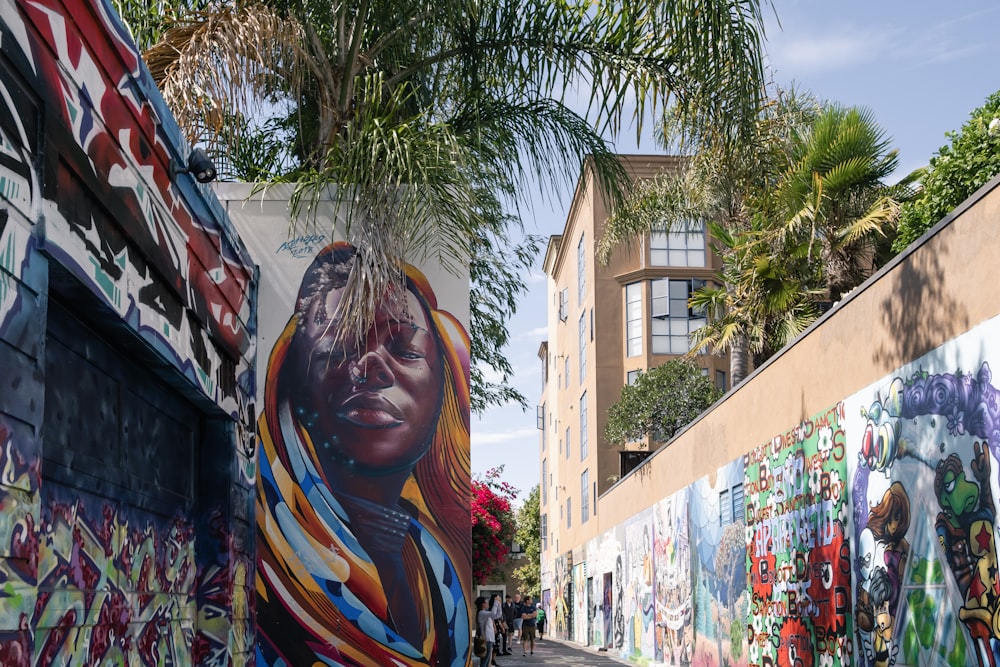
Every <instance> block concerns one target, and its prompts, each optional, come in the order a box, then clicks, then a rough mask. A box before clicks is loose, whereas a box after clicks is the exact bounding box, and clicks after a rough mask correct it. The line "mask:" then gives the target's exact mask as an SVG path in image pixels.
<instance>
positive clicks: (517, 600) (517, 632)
mask: <svg viewBox="0 0 1000 667" xmlns="http://www.w3.org/2000/svg"><path fill="white" fill-rule="evenodd" d="M521 606H522V605H521V594H520V593H515V594H514V609H515V612H514V641H520V640H521V623H522V622H523V619H522V618H521Z"/></svg>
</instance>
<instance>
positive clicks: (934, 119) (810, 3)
mask: <svg viewBox="0 0 1000 667" xmlns="http://www.w3.org/2000/svg"><path fill="white" fill-rule="evenodd" d="M774 5H775V6H774V11H773V12H769V13H768V21H767V47H766V48H767V53H768V60H769V62H770V65H771V67H772V69H773V71H774V78H775V80H776V81H777V82H778V83H781V84H784V85H787V84H789V83H792V82H794V83H795V84H796V86H797V87H799V88H804V89H808V90H811V91H812V92H813V93H815V94H816V95H817V96H818V97H821V98H825V99H830V100H834V101H837V102H839V103H841V104H844V105H859V106H865V107H868V108H869V109H871V110H872V112H873V113H874V115H875V118H876V119H877V120H878V122H879V124H880V125H881V126H882V127H883V128H885V130H886V132H887V133H888V134H889V136H891V137H892V139H893V145H894V146H895V147H896V148H898V149H899V154H900V169H899V171H898V175H899V176H902V175H904V174H906V173H908V172H910V171H912V170H913V169H915V168H917V167H919V166H921V165H924V164H926V163H927V161H928V159H929V158H930V157H931V155H933V154H934V152H935V151H936V150H937V149H938V148H939V147H940V146H942V145H943V144H945V143H946V141H947V139H946V137H945V132H948V131H952V130H958V129H959V128H960V127H961V126H962V124H963V123H964V122H965V121H966V120H967V119H968V117H969V114H970V113H971V112H972V110H973V109H975V108H976V107H978V106H981V105H982V103H983V102H984V101H985V99H986V97H987V96H988V95H990V94H991V93H993V92H995V91H997V90H998V89H1000V37H998V32H1000V4H997V2H996V0H954V1H953V2H942V1H941V0H910V1H909V2H905V1H898V0H891V1H890V0H867V1H865V2H860V1H857V0H833V1H829V0H775V3H774ZM775 15H777V20H775ZM779 21H780V27H779V26H778V22H779ZM643 134H644V135H646V136H648V135H649V133H648V132H644V133H643ZM617 148H618V150H619V151H620V152H623V153H637V152H642V153H654V152H660V151H659V149H657V147H656V146H655V145H654V144H653V143H652V142H650V141H647V140H643V141H642V142H639V143H638V144H637V142H636V140H635V132H634V130H633V131H632V132H631V133H628V132H626V133H625V136H624V139H623V140H622V141H619V143H618V145H617ZM571 197H572V192H563V193H561V195H560V196H558V197H557V198H556V201H553V202H551V203H545V204H536V205H535V209H534V221H533V222H532V221H530V220H529V221H528V222H527V229H526V231H527V232H528V233H533V234H540V235H543V236H545V237H546V238H547V237H548V236H549V235H551V234H559V233H561V232H562V228H563V225H564V223H565V216H566V210H567V207H568V205H569V201H570V198H571ZM543 253H544V248H543ZM528 284H529V293H528V294H527V296H526V297H525V298H523V299H522V301H521V303H520V306H519V312H518V314H517V315H516V316H515V318H514V319H513V321H512V322H511V327H510V328H511V345H510V346H509V347H508V349H507V357H508V359H510V361H511V363H512V365H513V366H514V369H515V380H514V384H515V386H517V387H518V388H519V389H520V390H521V392H522V393H524V395H525V396H527V398H528V400H529V402H530V403H531V404H532V407H531V408H530V409H529V410H527V411H523V412H522V410H521V409H520V407H518V406H507V407H504V408H495V409H492V410H489V411H487V412H486V413H484V414H483V415H482V416H481V417H479V418H477V417H475V416H474V417H473V424H472V471H473V474H474V475H482V474H483V473H484V472H485V471H486V470H488V469H490V468H493V467H496V466H499V465H504V466H505V467H504V474H503V479H504V480H506V481H508V482H510V483H511V484H513V485H514V486H515V487H517V488H519V489H521V490H522V494H521V495H522V496H524V495H526V494H527V492H528V491H529V490H530V489H531V487H533V486H534V485H535V484H538V476H539V457H538V431H537V430H536V429H535V411H534V407H533V406H534V404H535V403H536V402H537V401H538V399H539V398H540V396H541V363H540V362H539V360H538V357H537V356H536V353H537V351H538V346H539V344H540V343H541V342H542V341H543V340H545V338H546V334H545V326H546V322H545V317H546V311H545V279H544V274H543V273H542V270H541V257H539V258H538V261H537V262H536V267H535V269H534V271H533V273H532V275H530V276H528Z"/></svg>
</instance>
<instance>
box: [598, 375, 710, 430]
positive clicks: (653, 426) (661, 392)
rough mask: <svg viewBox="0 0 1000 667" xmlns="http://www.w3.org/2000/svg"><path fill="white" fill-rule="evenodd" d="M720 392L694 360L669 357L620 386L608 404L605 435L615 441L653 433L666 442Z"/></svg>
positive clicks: (703, 409)
mask: <svg viewBox="0 0 1000 667" xmlns="http://www.w3.org/2000/svg"><path fill="white" fill-rule="evenodd" d="M720 396H722V391H721V390H720V389H719V388H718V387H716V386H715V384H714V383H713V382H712V380H710V379H709V378H708V376H707V375H704V374H703V373H702V371H701V369H700V368H699V367H698V366H697V364H695V363H694V362H693V361H691V360H689V359H685V358H677V359H671V360H670V361H667V362H666V363H664V364H663V365H661V366H657V367H656V368H653V369H650V370H649V371H647V372H644V373H640V374H639V377H638V379H636V381H635V383H634V384H629V385H625V386H624V387H622V393H621V398H619V399H618V401H617V402H616V403H614V404H613V405H612V406H611V407H610V408H608V422H607V424H606V425H605V427H604V437H605V439H606V440H607V441H608V442H610V443H612V444H616V445H621V444H625V443H626V442H633V441H636V440H642V439H644V438H646V437H652V438H653V440H654V441H657V442H666V441H668V440H670V439H671V438H672V437H674V435H675V434H676V433H677V432H678V431H680V430H681V429H682V428H684V427H685V426H687V425H688V424H690V423H691V422H692V421H693V420H694V419H695V418H696V417H698V415H700V414H701V413H702V412H704V411H705V410H707V409H708V407H709V406H711V405H712V404H713V403H714V402H715V401H717V400H718V399H719V397H720Z"/></svg>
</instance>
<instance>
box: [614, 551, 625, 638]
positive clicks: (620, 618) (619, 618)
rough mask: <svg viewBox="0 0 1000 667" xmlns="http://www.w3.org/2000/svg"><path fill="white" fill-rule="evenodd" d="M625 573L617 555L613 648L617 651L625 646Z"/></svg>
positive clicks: (620, 557)
mask: <svg viewBox="0 0 1000 667" xmlns="http://www.w3.org/2000/svg"><path fill="white" fill-rule="evenodd" d="M624 604H625V571H624V567H623V565H622V555H621V554H618V557H617V558H616V559H615V629H614V647H615V648H617V649H620V648H622V647H623V646H624V645H625V611H624V609H623V607H624Z"/></svg>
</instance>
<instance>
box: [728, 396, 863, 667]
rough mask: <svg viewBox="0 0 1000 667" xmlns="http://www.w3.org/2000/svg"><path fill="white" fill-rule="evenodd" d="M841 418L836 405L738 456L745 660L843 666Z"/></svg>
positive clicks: (846, 651)
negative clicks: (742, 478)
mask: <svg viewBox="0 0 1000 667" xmlns="http://www.w3.org/2000/svg"><path fill="white" fill-rule="evenodd" d="M842 420H843V406H842V405H838V406H836V407H835V408H833V409H831V410H829V411H828V412H826V413H825V414H822V415H819V416H818V417H815V418H813V419H807V420H803V422H802V423H801V424H799V425H798V426H796V427H795V428H793V429H790V430H789V431H787V432H786V433H783V434H781V435H778V436H775V437H774V439H773V440H772V441H771V442H770V443H768V444H766V445H762V446H761V447H758V448H757V449H755V450H754V451H752V452H750V453H749V454H747V456H746V482H745V488H744V491H745V496H746V526H747V527H746V539H747V542H746V548H747V571H748V573H749V578H750V589H751V604H750V618H749V630H750V632H751V636H750V637H749V638H748V639H749V643H750V664H751V665H802V666H803V667H808V666H809V665H811V664H813V662H814V661H818V660H819V659H820V658H821V657H822V658H823V659H824V662H825V663H826V664H834V665H841V664H850V659H851V648H850V644H849V643H848V641H847V640H846V639H845V638H846V637H849V636H850V631H851V628H850V622H851V614H850V607H849V599H850V581H851V575H850V565H849V557H850V556H849V554H850V549H849V547H850V540H849V537H848V533H847V525H848V499H847V492H846V487H847V460H846V456H845V450H844V445H845V434H844V429H843V425H842V423H841V422H842ZM830 659H832V663H831V662H830Z"/></svg>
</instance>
